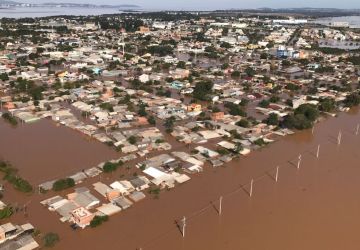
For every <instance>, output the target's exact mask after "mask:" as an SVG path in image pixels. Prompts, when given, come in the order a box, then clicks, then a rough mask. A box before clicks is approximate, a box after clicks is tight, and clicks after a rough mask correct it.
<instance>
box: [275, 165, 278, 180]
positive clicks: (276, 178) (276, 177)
mask: <svg viewBox="0 0 360 250" xmlns="http://www.w3.org/2000/svg"><path fill="white" fill-rule="evenodd" d="M278 179H279V166H277V167H276V174H275V182H278Z"/></svg>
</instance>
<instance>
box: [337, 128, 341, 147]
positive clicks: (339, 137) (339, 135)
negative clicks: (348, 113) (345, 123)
mask: <svg viewBox="0 0 360 250" xmlns="http://www.w3.org/2000/svg"><path fill="white" fill-rule="evenodd" d="M341 136H342V133H341V130H340V131H339V134H338V139H337V144H338V145H340V144H341Z"/></svg>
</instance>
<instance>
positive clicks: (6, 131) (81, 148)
mask: <svg viewBox="0 0 360 250" xmlns="http://www.w3.org/2000/svg"><path fill="white" fill-rule="evenodd" d="M116 157H117V153H116V152H115V151H114V150H113V149H111V148H109V147H108V146H106V145H105V144H103V143H100V142H98V141H96V140H95V139H90V137H88V136H86V135H83V134H81V133H80V132H76V131H75V130H72V129H71V128H67V127H64V126H62V125H57V124H56V123H54V122H53V121H51V120H47V119H43V120H40V121H39V122H35V123H32V124H19V125H18V126H17V127H12V126H11V125H9V124H8V123H6V122H4V121H3V119H0V158H1V159H3V160H6V161H9V162H10V163H11V164H12V165H14V167H16V168H17V169H19V171H20V175H21V176H22V177H23V178H25V179H27V180H29V181H30V182H31V183H32V184H40V183H42V182H45V181H50V180H53V179H56V178H64V177H66V176H68V175H71V174H74V173H76V172H77V171H81V170H83V169H86V168H90V167H94V166H96V165H97V164H99V163H100V162H102V161H106V160H110V159H113V158H116Z"/></svg>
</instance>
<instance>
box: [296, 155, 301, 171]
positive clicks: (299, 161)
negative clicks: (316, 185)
mask: <svg viewBox="0 0 360 250" xmlns="http://www.w3.org/2000/svg"><path fill="white" fill-rule="evenodd" d="M300 163H301V155H299V159H298V163H297V169H299V168H300Z"/></svg>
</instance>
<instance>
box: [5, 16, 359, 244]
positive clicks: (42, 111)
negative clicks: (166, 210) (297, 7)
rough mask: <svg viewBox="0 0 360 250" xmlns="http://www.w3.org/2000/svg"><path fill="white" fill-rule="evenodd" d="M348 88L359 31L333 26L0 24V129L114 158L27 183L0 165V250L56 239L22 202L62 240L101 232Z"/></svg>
mask: <svg viewBox="0 0 360 250" xmlns="http://www.w3.org/2000/svg"><path fill="white" fill-rule="evenodd" d="M359 84H360V29H359V27H353V26H352V25H351V24H349V23H346V22H330V23H326V24H320V23H318V22H316V18H315V17H312V16H301V17H298V16H289V15H284V16H268V15H265V14H264V15H260V16H258V15H252V14H251V13H248V14H246V15H243V14H239V13H236V12H228V13H217V12H206V13H205V12H204V13H202V12H160V13H123V14H119V15H104V16H88V17H85V16H67V17H66V16H61V17H46V18H23V19H8V18H3V19H1V21H0V105H1V106H0V115H1V117H2V118H1V119H0V120H1V123H4V124H5V125H6V126H11V127H13V129H15V130H16V129H19V128H20V127H23V126H32V125H33V124H34V123H40V122H46V123H48V126H58V127H56V129H60V128H66V129H68V130H71V131H74V132H76V136H81V137H83V138H86V139H87V140H91V141H95V142H97V143H102V144H104V145H106V147H108V148H110V149H111V150H112V151H114V152H115V153H116V155H117V157H116V158H109V159H107V160H106V161H102V162H98V164H97V165H89V166H88V167H87V168H86V169H83V168H80V167H79V168H78V169H76V168H75V169H73V170H72V171H71V172H67V171H64V172H63V173H64V174H63V175H62V176H58V175H57V174H54V175H48V176H47V178H44V179H42V180H41V182H39V183H31V182H30V181H29V180H27V178H26V176H23V175H22V171H21V170H20V171H18V169H17V166H16V165H14V164H13V163H12V162H11V161H10V160H9V159H7V158H6V155H2V154H1V152H0V156H1V158H0V172H1V173H2V176H3V180H2V182H1V184H2V185H1V204H0V224H2V225H1V226H0V249H36V248H38V247H40V246H45V247H51V246H53V245H55V244H56V243H57V242H58V241H60V240H61V234H60V235H59V234H58V233H57V232H43V231H42V229H41V228H37V227H36V225H37V221H36V220H34V221H32V217H31V213H28V210H27V209H28V207H29V206H32V205H33V204H34V203H37V204H41V208H39V209H43V211H42V214H43V216H44V218H46V220H49V223H52V224H55V223H58V224H62V225H65V226H66V227H71V228H72V230H74V232H73V233H74V234H76V233H78V231H82V230H83V229H84V230H95V229H94V228H96V227H98V226H100V225H101V227H104V228H106V226H107V225H106V221H108V220H118V219H119V217H117V216H115V215H116V214H122V213H124V211H126V210H127V209H131V208H132V207H133V206H138V204H139V203H141V202H143V200H144V199H155V200H154V201H153V202H157V201H156V200H157V199H159V198H160V199H161V195H162V193H163V192H167V191H171V190H172V189H176V188H178V187H179V186H181V185H186V183H187V182H190V181H197V180H192V179H193V178H194V177H196V176H198V175H202V172H203V171H209V170H211V169H214V168H219V167H226V166H227V164H228V163H229V162H231V161H237V159H238V158H242V157H247V156H248V155H250V154H252V152H253V151H256V150H259V149H261V148H262V147H271V143H273V142H275V141H277V140H280V139H281V138H283V137H285V136H289V135H292V134H294V133H297V132H298V131H299V130H306V129H312V128H313V126H314V125H315V124H316V123H317V122H321V120H323V119H325V118H326V117H329V116H336V115H337V114H338V113H339V112H347V111H349V110H350V108H351V107H353V106H357V105H359V104H360V93H359ZM50 144H51V143H50V142H49V147H50V146H51V145H50ZM64 147H66V146H65V145H64ZM42 167H49V166H39V169H38V170H35V169H34V171H41V170H40V169H41V168H42ZM120 173H121V174H120ZM14 190H15V192H18V193H24V194H23V195H25V198H24V196H21V195H16V196H14V195H11V194H12V193H11V192H13V191H14ZM8 192H10V193H8ZM17 199H19V200H17ZM29 200H30V201H29ZM53 215H56V217H54V216H53ZM124 216H126V215H124ZM14 217H16V218H17V219H16V222H14V221H13V220H12V219H13V218H14ZM19 217H20V218H21V220H20V221H22V222H21V223H19V225H18V224H17V222H18V221H19ZM56 218H57V219H58V220H56ZM30 223H31V224H30ZM119 224H121V222H120V221H119ZM33 225H34V226H33ZM85 228H86V229H85ZM77 230H78V231H77Z"/></svg>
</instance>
